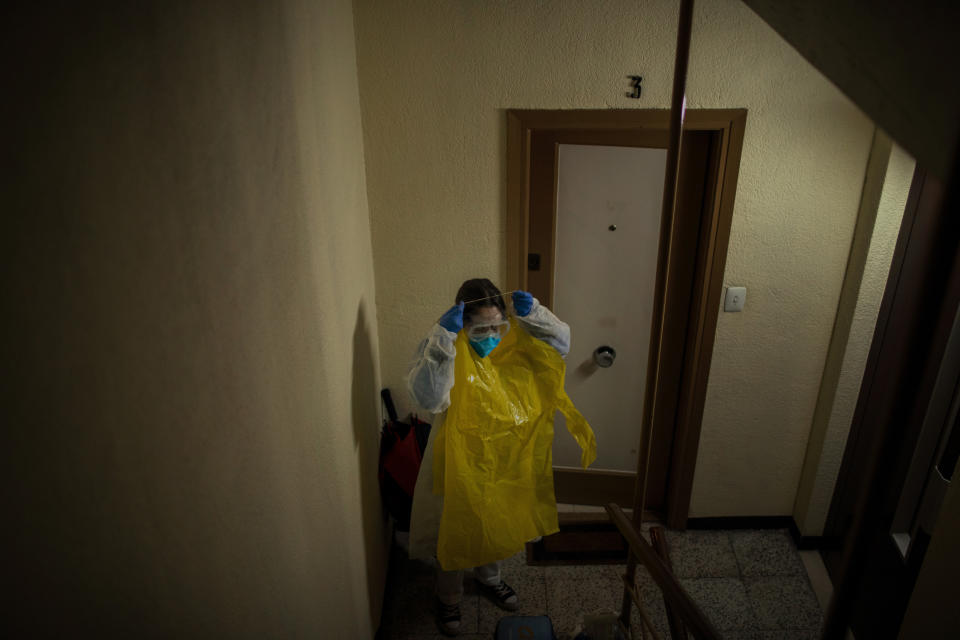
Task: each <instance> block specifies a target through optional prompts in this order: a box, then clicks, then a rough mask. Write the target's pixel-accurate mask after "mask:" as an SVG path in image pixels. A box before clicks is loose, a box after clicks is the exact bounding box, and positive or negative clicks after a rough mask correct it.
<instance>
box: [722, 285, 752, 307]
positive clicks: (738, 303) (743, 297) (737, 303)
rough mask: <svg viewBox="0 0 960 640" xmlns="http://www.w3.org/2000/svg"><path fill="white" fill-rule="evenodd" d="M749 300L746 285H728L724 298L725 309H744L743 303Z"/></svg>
mask: <svg viewBox="0 0 960 640" xmlns="http://www.w3.org/2000/svg"><path fill="white" fill-rule="evenodd" d="M746 301H747V288H746V287H727V295H726V297H724V299H723V310H724V311H743V303H745V302H746Z"/></svg>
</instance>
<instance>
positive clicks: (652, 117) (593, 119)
mask: <svg viewBox="0 0 960 640" xmlns="http://www.w3.org/2000/svg"><path fill="white" fill-rule="evenodd" d="M746 118H747V110H746V109H690V110H687V112H686V117H685V122H684V130H691V131H709V132H714V133H715V134H716V136H717V139H718V141H719V144H718V146H717V150H716V153H717V158H716V163H715V166H716V167H717V170H716V173H715V174H714V176H713V179H711V180H710V181H709V184H708V193H707V194H706V196H705V202H706V205H707V206H704V207H703V209H702V213H701V224H700V233H701V235H700V242H699V245H698V247H697V261H696V266H695V273H694V286H693V291H692V292H691V305H690V312H689V317H688V326H687V337H686V343H685V349H684V357H683V364H682V372H681V386H680V397H679V402H678V403H677V408H676V414H675V420H676V422H675V427H674V446H673V449H672V454H671V459H670V467H669V469H670V470H669V473H668V480H667V492H666V509H665V511H666V513H665V514H664V516H665V521H666V524H667V526H669V527H672V528H678V529H682V528H684V527H685V526H686V521H687V515H688V513H689V510H690V497H691V494H692V491H693V476H694V470H695V467H696V460H697V449H698V446H699V442H700V428H701V422H702V419H703V409H704V403H705V401H706V390H707V376H708V374H709V372H710V361H711V358H712V355H713V343H714V339H715V337H716V327H717V320H718V312H719V309H720V300H721V296H722V293H723V274H724V267H725V265H726V257H727V244H728V242H729V239H730V225H731V221H732V218H733V206H734V197H735V195H736V190H737V177H738V173H739V167H740V155H741V152H742V149H743V135H744V130H745V126H746ZM669 128H670V111H669V110H668V109H645V110H636V109H622V110H621V109H609V110H608V109H602V110H569V111H554V110H525V109H512V110H509V111H507V219H506V243H507V246H506V248H507V251H506V261H507V276H506V286H507V287H508V288H509V289H516V288H526V284H527V253H528V247H529V242H530V239H529V233H528V230H529V225H530V184H531V181H530V160H531V138H532V135H533V133H535V132H537V131H541V130H559V131H573V130H581V131H586V130H590V131H604V132H618V131H619V132H624V133H636V132H638V131H644V130H647V131H669ZM554 215H556V202H554ZM661 237H663V236H661ZM670 275H671V268H670V267H669V266H668V267H667V269H666V270H665V272H661V271H659V270H658V272H657V281H658V288H657V290H658V291H664V290H665V288H664V287H663V286H662V284H663V283H664V281H665V280H666V279H667V278H669V277H670ZM663 302H664V301H663V300H657V301H655V305H654V313H658V312H659V310H660V309H662V306H663ZM651 339H652V338H651ZM656 352H657V351H656V350H655V349H653V348H651V353H656ZM647 384H648V385H652V384H654V382H653V376H648V381H647ZM662 391H663V390H662V389H646V390H644V392H645V397H647V398H649V397H652V395H651V394H652V393H661V392H662ZM638 429H639V423H638Z"/></svg>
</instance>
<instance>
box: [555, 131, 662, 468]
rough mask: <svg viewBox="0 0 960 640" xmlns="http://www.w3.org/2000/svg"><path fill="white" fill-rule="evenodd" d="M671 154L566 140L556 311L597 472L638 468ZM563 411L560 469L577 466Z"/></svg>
mask: <svg viewBox="0 0 960 640" xmlns="http://www.w3.org/2000/svg"><path fill="white" fill-rule="evenodd" d="M666 161H667V151H666V149H661V148H648V147H615V146H607V145H579V144H561V145H559V148H558V158H557V213H556V217H557V220H556V225H557V241H556V250H555V256H554V273H553V281H554V287H553V310H554V312H555V313H556V314H557V316H559V317H560V318H562V319H563V320H564V321H565V322H567V323H568V324H569V325H570V330H571V335H573V336H576V339H575V340H573V341H572V342H571V347H570V354H569V355H568V356H567V368H568V370H567V393H569V395H570V398H571V399H572V400H573V402H574V404H576V406H577V408H578V409H580V411H581V412H582V413H583V414H584V415H587V416H590V424H591V425H592V426H593V430H594V432H595V434H596V436H597V460H596V462H594V463H593V465H592V467H591V468H592V469H594V470H604V471H612V472H619V473H625V474H632V473H633V472H634V471H635V470H636V467H637V456H638V454H639V450H640V432H639V431H638V430H637V429H636V424H637V419H638V417H639V416H641V415H643V394H641V393H638V392H637V391H638V390H640V389H646V381H647V360H648V358H649V355H650V353H649V352H650V331H651V327H652V324H653V310H654V304H653V301H654V295H655V290H656V279H657V245H658V240H659V237H660V213H661V207H662V201H663V179H664V174H665V173H666ZM579 460H580V454H579V447H578V446H577V444H576V442H575V441H574V440H573V438H572V437H571V436H570V434H569V433H567V432H566V430H565V429H564V421H563V418H562V416H560V417H559V418H558V420H557V423H556V436H555V437H554V448H553V463H554V467H560V468H564V467H566V468H573V469H576V468H577V467H578V466H579Z"/></svg>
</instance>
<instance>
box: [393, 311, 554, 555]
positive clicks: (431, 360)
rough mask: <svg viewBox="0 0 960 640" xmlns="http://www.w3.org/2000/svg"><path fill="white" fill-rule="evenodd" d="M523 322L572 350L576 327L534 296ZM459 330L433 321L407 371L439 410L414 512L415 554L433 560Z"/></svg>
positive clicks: (417, 392)
mask: <svg viewBox="0 0 960 640" xmlns="http://www.w3.org/2000/svg"><path fill="white" fill-rule="evenodd" d="M516 319H517V322H518V323H519V324H520V325H521V326H522V327H523V328H524V329H526V330H527V333H529V334H530V335H531V336H533V337H534V338H537V339H539V340H543V341H544V342H546V343H547V344H549V345H550V346H552V347H553V348H554V349H556V350H557V351H558V352H559V353H560V355H561V356H563V357H566V355H567V353H569V351H570V327H569V326H568V325H567V324H566V323H565V322H563V321H561V320H560V319H559V318H557V316H555V315H553V313H551V311H550V310H549V309H547V308H546V307H544V306H543V305H541V304H540V301H539V300H537V299H536V298H534V299H533V307H532V308H531V309H530V313H528V314H527V315H526V316H524V317H520V316H517V318H516ZM456 339H457V334H456V333H454V332H452V331H447V330H446V329H444V328H443V327H441V326H440V325H439V324H435V325H433V328H432V329H431V330H430V334H429V335H428V336H427V338H426V340H424V341H423V342H421V343H420V347H419V349H418V350H417V359H416V361H415V362H414V364H413V366H412V367H411V368H410V373H409V375H408V376H407V389H408V391H409V392H410V395H411V396H412V398H413V401H414V402H415V403H416V405H417V406H418V407H419V408H421V409H422V410H424V411H425V412H428V413H432V414H435V415H434V416H433V419H432V420H430V422H431V423H432V425H433V426H432V428H431V429H430V439H429V441H428V442H427V449H426V451H424V456H423V462H421V464H420V473H419V475H418V476H417V484H416V487H415V489H414V492H413V512H412V513H411V516H410V557H411V558H418V559H423V560H430V559H432V558H433V557H434V556H436V553H437V538H438V533H439V531H440V515H441V513H442V512H443V497H442V496H438V495H436V494H434V493H433V442H434V438H435V436H436V434H437V432H438V431H439V430H440V428H441V426H442V425H443V421H444V418H445V417H446V411H447V408H448V407H449V406H450V390H451V389H452V388H453V363H454V359H455V357H456V355H457V352H456V344H455V342H456Z"/></svg>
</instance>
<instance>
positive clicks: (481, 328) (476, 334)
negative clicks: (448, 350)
mask: <svg viewBox="0 0 960 640" xmlns="http://www.w3.org/2000/svg"><path fill="white" fill-rule="evenodd" d="M464 330H465V331H466V332H467V337H468V338H469V339H470V340H483V339H484V338H489V337H490V336H500V337H501V338H502V337H503V336H505V335H507V332H508V331H510V322H509V321H508V320H501V321H500V322H495V323H492V324H489V323H488V324H474V325H470V326H468V327H464Z"/></svg>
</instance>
